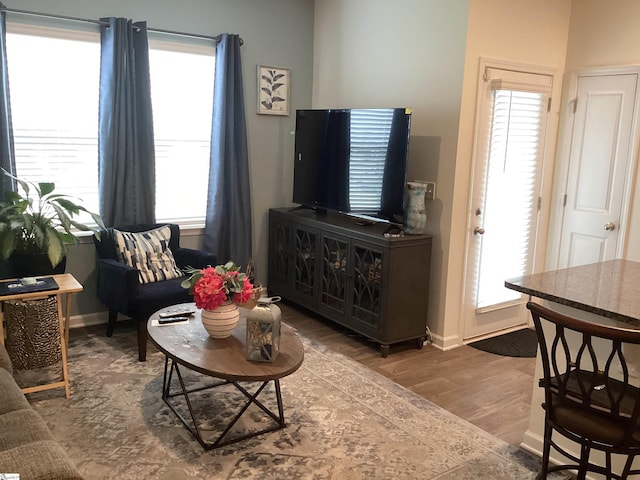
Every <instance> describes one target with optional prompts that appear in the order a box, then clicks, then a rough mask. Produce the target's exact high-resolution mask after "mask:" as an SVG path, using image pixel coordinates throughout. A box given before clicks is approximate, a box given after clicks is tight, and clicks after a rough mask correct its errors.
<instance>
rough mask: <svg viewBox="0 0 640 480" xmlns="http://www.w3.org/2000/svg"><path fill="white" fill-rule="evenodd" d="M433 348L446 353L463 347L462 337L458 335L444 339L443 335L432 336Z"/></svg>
mask: <svg viewBox="0 0 640 480" xmlns="http://www.w3.org/2000/svg"><path fill="white" fill-rule="evenodd" d="M431 340H432V346H434V347H436V348H437V349H439V350H442V351H446V350H451V349H453V348H456V347H459V346H460V345H462V342H460V337H459V336H458V335H451V336H450V337H443V336H442V335H435V334H432V339H431Z"/></svg>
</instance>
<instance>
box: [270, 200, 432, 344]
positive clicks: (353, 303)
mask: <svg viewBox="0 0 640 480" xmlns="http://www.w3.org/2000/svg"><path fill="white" fill-rule="evenodd" d="M388 227H389V225H388V224H385V223H376V224H373V225H368V226H364V225H358V219H356V218H354V217H350V216H347V215H341V214H338V213H332V212H328V213H318V212H316V211H314V210H311V209H305V208H275V209H271V210H269V277H268V282H269V283H268V288H269V292H270V294H274V295H280V296H282V297H283V298H284V299H286V300H290V301H292V302H295V303H297V304H299V305H301V306H303V307H306V308H308V309H310V310H312V311H314V312H317V313H318V314H320V315H322V316H324V317H326V318H328V319H330V320H332V321H334V322H336V323H339V324H340V325H343V326H345V327H347V328H349V329H351V330H353V331H355V332H357V333H360V334H361V335H363V336H365V337H367V338H370V339H371V340H374V341H375V342H378V343H379V344H380V350H381V353H382V356H383V357H386V356H387V355H388V353H389V346H390V345H391V344H393V343H398V342H403V341H406V340H415V341H416V343H417V345H416V346H417V348H422V345H423V344H424V341H425V339H426V332H427V308H428V297H429V270H430V263H431V242H432V237H431V236H429V235H406V236H403V237H393V236H385V231H386V230H387V229H388Z"/></svg>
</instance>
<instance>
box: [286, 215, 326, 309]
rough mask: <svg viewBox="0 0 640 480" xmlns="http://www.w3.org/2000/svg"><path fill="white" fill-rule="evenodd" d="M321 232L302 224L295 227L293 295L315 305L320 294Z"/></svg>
mask: <svg viewBox="0 0 640 480" xmlns="http://www.w3.org/2000/svg"><path fill="white" fill-rule="evenodd" d="M319 237H320V234H319V232H318V231H317V230H315V229H312V228H306V227H303V226H300V225H296V226H294V227H293V243H294V250H293V291H292V297H293V298H295V299H298V300H300V301H302V302H305V303H306V304H308V303H309V302H311V304H312V305H313V304H314V303H316V302H317V298H318V294H319V288H318V284H319V280H318V279H319V263H320V244H319Z"/></svg>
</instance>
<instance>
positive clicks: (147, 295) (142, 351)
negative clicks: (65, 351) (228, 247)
mask: <svg viewBox="0 0 640 480" xmlns="http://www.w3.org/2000/svg"><path fill="white" fill-rule="evenodd" d="M163 225H168V226H169V227H170V228H171V239H170V241H169V248H170V249H171V252H172V254H173V258H174V259H175V263H176V265H177V266H178V268H180V269H183V268H185V267H187V266H191V267H195V268H203V267H206V266H207V265H216V260H217V259H216V256H215V255H214V254H212V253H208V252H204V251H200V250H194V249H190V248H182V247H180V228H179V226H178V225H176V224H163V223H160V224H151V225H128V226H122V227H115V228H116V229H117V230H119V231H121V232H145V231H148V230H153V229H155V228H158V227H161V226H163ZM113 230H114V229H113V228H109V229H107V230H104V231H101V232H100V239H98V237H96V236H94V237H93V241H94V244H95V247H96V252H97V256H98V258H97V274H98V279H97V282H98V292H97V293H98V298H99V299H100V301H101V302H102V303H104V305H105V306H106V307H107V308H108V309H109V323H108V325H107V336H108V337H110V336H112V335H113V332H114V330H115V327H116V320H117V317H118V313H121V314H122V315H126V316H127V317H129V318H132V319H133V320H135V322H136V324H137V335H138V360H140V361H141V362H144V361H145V360H146V357H147V320H148V318H149V316H150V315H151V314H152V313H153V312H155V311H157V310H160V309H161V308H164V307H168V306H170V305H175V304H177V303H185V302H191V301H193V297H192V296H191V295H189V291H188V290H186V289H184V288H182V287H181V286H180V283H181V282H182V280H184V278H185V277H181V278H174V279H171V280H162V281H156V282H151V283H144V284H143V283H140V279H139V275H138V270H137V269H136V268H134V267H131V266H128V265H127V264H125V263H124V262H122V261H121V260H120V259H119V256H118V253H117V245H116V240H115V238H114V232H113Z"/></svg>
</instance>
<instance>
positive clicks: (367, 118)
mask: <svg viewBox="0 0 640 480" xmlns="http://www.w3.org/2000/svg"><path fill="white" fill-rule="evenodd" d="M410 128H411V109H409V108H377V109H324V110H319V109H313V110H298V111H297V112H296V130H295V159H294V162H295V164H294V183H293V202H294V203H298V204H300V205H303V206H305V207H310V208H315V209H317V210H321V211H322V210H325V211H326V210H332V211H337V212H343V213H347V214H352V215H356V216H361V217H364V218H367V217H373V218H374V219H379V220H384V221H387V222H392V223H402V218H403V214H404V201H405V185H406V173H407V154H408V150H409V133H410Z"/></svg>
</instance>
